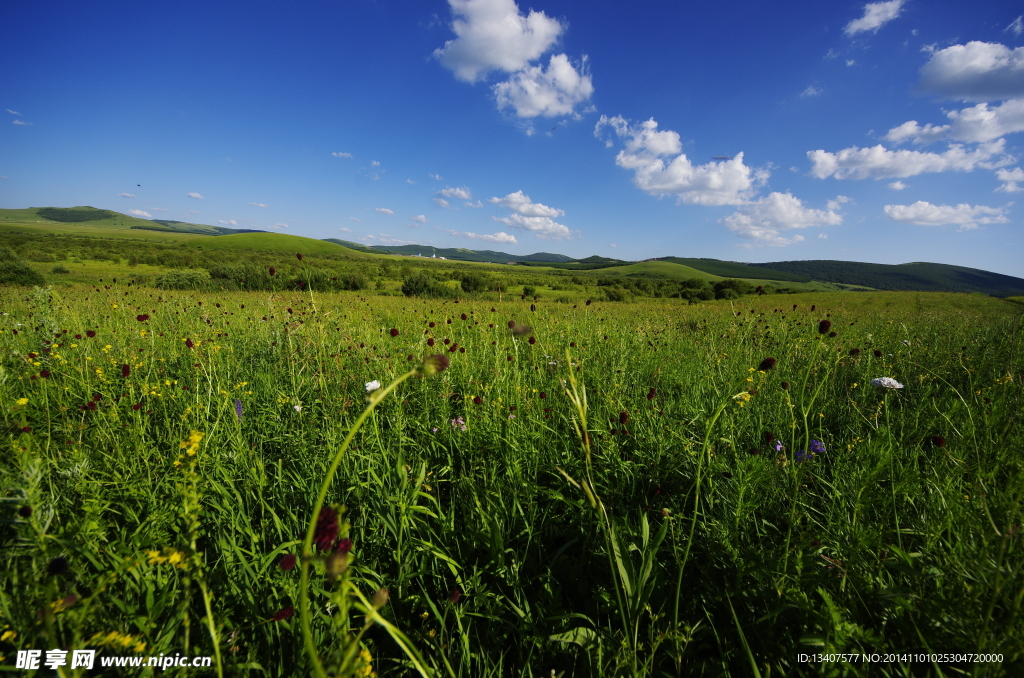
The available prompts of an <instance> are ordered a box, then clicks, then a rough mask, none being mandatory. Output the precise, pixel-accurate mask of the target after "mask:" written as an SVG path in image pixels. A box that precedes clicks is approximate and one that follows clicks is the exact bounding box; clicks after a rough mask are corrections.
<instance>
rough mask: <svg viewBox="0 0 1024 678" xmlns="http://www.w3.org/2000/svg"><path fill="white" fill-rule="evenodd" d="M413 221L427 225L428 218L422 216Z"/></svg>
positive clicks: (414, 218)
mask: <svg viewBox="0 0 1024 678" xmlns="http://www.w3.org/2000/svg"><path fill="white" fill-rule="evenodd" d="M412 220H413V221H417V222H419V223H421V224H425V223H427V218H426V217H425V216H424V215H422V214H420V215H418V216H415V217H413V218H412Z"/></svg>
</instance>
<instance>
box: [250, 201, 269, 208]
mask: <svg viewBox="0 0 1024 678" xmlns="http://www.w3.org/2000/svg"><path fill="white" fill-rule="evenodd" d="M249 204H250V205H252V206H253V207H260V208H263V207H270V205H264V204H263V203H261V202H251V203H249Z"/></svg>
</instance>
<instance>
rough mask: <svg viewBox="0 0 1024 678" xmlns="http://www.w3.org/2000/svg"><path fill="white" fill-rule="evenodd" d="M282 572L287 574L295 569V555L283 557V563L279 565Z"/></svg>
mask: <svg viewBox="0 0 1024 678" xmlns="http://www.w3.org/2000/svg"><path fill="white" fill-rule="evenodd" d="M278 565H279V566H280V568H281V569H282V570H284V571H285V572H287V571H288V570H291V569H292V568H294V567H295V554H294V553H287V554H285V555H283V556H281V562H280V563H279V564H278Z"/></svg>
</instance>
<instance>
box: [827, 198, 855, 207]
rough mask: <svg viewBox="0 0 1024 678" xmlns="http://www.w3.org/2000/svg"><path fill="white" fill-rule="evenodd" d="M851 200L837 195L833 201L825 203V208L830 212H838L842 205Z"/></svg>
mask: <svg viewBox="0 0 1024 678" xmlns="http://www.w3.org/2000/svg"><path fill="white" fill-rule="evenodd" d="M852 201H853V199H852V198H848V197H846V196H845V195H837V196H836V197H835V199H834V200H829V201H828V202H827V203H825V206H826V207H828V208H829V209H830V210H840V209H842V208H843V204H844V203H848V202H852Z"/></svg>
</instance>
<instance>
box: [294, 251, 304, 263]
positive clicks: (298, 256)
mask: <svg viewBox="0 0 1024 678" xmlns="http://www.w3.org/2000/svg"><path fill="white" fill-rule="evenodd" d="M295 258H296V259H298V260H299V261H302V255H301V254H299V253H298V252H296V253H295Z"/></svg>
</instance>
